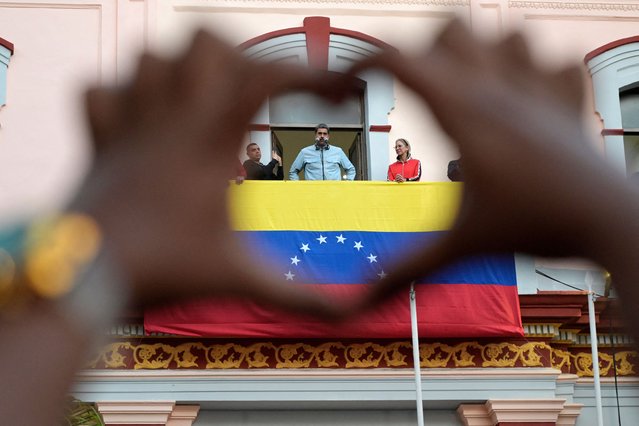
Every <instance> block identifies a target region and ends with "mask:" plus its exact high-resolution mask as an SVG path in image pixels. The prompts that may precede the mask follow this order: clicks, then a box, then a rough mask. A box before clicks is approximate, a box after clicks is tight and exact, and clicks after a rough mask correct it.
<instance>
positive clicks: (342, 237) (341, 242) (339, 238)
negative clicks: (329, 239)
mask: <svg viewBox="0 0 639 426" xmlns="http://www.w3.org/2000/svg"><path fill="white" fill-rule="evenodd" d="M335 238H337V242H338V243H339V244H344V241H346V238H344V236H343V235H342V234H339V235H338V236H336V237H335Z"/></svg>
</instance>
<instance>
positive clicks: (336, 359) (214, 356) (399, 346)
mask: <svg viewBox="0 0 639 426" xmlns="http://www.w3.org/2000/svg"><path fill="white" fill-rule="evenodd" d="M419 349H420V366H421V367H423V368H431V369H443V368H459V369H463V368H521V367H535V368H541V367H546V368H554V369H556V370H559V371H561V372H562V373H572V374H576V375H577V376H579V377H592V375H593V372H592V354H591V353H590V352H574V353H573V352H570V351H568V350H564V349H559V348H553V347H551V346H550V345H549V344H547V343H545V342H525V343H511V342H501V343H487V344H480V343H478V342H463V343H459V344H457V345H448V344H445V343H440V342H434V343H424V344H421V345H419ZM614 356H615V359H614V362H613V355H612V354H610V353H606V352H599V360H600V374H601V376H603V377H606V376H613V375H614V374H615V366H616V374H617V375H618V376H636V375H637V368H636V366H637V363H638V362H639V354H637V352H635V351H630V350H624V351H619V352H616V353H615V354H614ZM412 366H413V362H412V356H411V344H410V343H409V342H408V341H405V342H402V341H399V342H390V343H373V342H364V343H353V342H351V343H348V342H323V343H321V342H320V343H305V342H299V343H282V344H276V343H272V342H257V343H249V344H241V343H204V342H184V343H181V342H179V341H178V343H176V344H172V343H169V342H167V343H141V344H136V343H132V342H114V343H110V344H108V345H106V346H104V347H103V348H102V350H101V351H100V353H99V354H98V355H97V356H96V357H95V358H94V359H93V360H92V361H91V362H90V363H89V364H88V368H90V369H133V370H139V369H149V370H162V369H165V370H166V369H202V370H207V369H211V370H242V369H253V368H265V369H276V370H277V369H308V368H319V369H327V368H331V369H334V368H343V369H365V368H412Z"/></svg>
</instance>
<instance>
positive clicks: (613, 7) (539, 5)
mask: <svg viewBox="0 0 639 426" xmlns="http://www.w3.org/2000/svg"><path fill="white" fill-rule="evenodd" d="M508 6H509V7H511V8H513V9H515V8H519V9H553V10H572V11H574V10H583V11H589V12H592V11H604V12H637V11H639V3H634V2H633V3H630V2H624V3H619V2H616V3H612V2H610V3H607V2H583V1H582V2H571V1H518V0H511V1H509V2H508Z"/></svg>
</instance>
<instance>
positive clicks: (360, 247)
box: [353, 241, 364, 251]
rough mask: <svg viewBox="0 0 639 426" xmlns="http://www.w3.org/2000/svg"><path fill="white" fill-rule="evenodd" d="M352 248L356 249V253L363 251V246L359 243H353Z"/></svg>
mask: <svg viewBox="0 0 639 426" xmlns="http://www.w3.org/2000/svg"><path fill="white" fill-rule="evenodd" d="M353 248H356V249H357V251H359V249H363V248H364V246H363V245H362V242H361V241H355V245H354V246H353Z"/></svg>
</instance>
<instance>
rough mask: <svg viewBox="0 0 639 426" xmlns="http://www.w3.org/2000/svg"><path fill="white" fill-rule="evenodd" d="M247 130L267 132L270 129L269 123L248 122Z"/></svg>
mask: <svg viewBox="0 0 639 426" xmlns="http://www.w3.org/2000/svg"><path fill="white" fill-rule="evenodd" d="M248 130H249V132H268V131H270V130H271V125H270V124H257V123H253V124H249V126H248Z"/></svg>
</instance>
